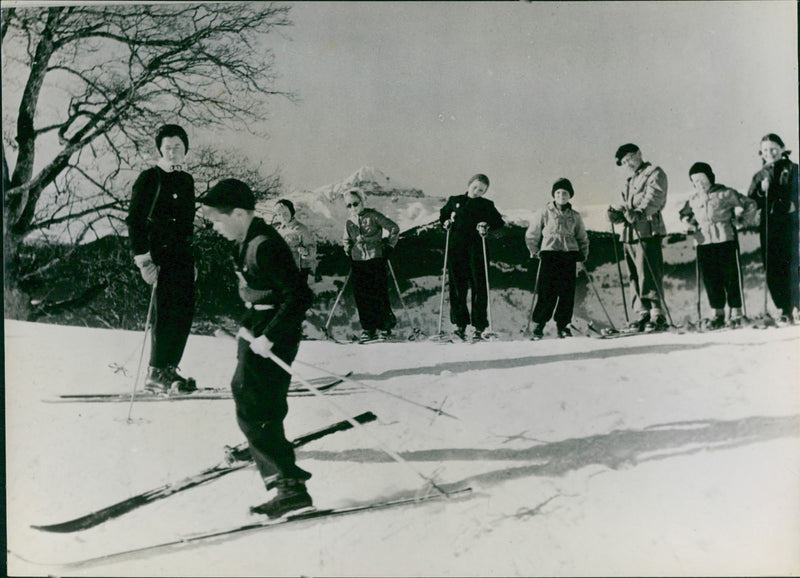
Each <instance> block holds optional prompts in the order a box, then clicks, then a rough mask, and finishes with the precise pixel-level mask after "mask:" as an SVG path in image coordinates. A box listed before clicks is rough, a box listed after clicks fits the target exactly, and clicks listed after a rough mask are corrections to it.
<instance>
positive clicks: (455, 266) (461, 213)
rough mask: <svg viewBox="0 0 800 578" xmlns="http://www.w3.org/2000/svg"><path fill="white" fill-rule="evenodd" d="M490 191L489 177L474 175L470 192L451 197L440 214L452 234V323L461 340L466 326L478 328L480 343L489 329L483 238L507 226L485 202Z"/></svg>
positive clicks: (469, 187)
mask: <svg viewBox="0 0 800 578" xmlns="http://www.w3.org/2000/svg"><path fill="white" fill-rule="evenodd" d="M488 189H489V177H487V176H486V175H483V174H477V175H474V176H473V177H472V178H471V179H470V180H469V182H468V183H467V192H466V193H464V194H463V195H457V196H453V197H450V198H449V199H448V200H447V203H446V204H445V206H444V207H442V209H441V211H439V222H441V223H442V225H443V226H444V228H445V229H448V230H449V231H450V233H449V234H450V244H449V250H448V252H447V266H448V274H449V277H450V278H449V281H450V284H449V288H450V321H451V322H452V323H453V325H455V326H456V330H455V335H456V336H457V337H459V338H460V339H465V337H466V330H467V325H470V324H471V325H472V326H473V327H474V328H475V333H474V338H475V339H480V338H481V335H482V334H483V332H484V331H485V330H486V328H487V327H488V326H489V320H488V316H487V307H488V304H489V295H488V293H487V292H486V273H485V267H486V265H485V264H484V262H483V240H482V237H485V236H486V235H487V234H488V232H489V231H490V230H498V229H500V228H502V227H503V225H504V223H503V217H502V216H501V215H500V213H499V212H498V211H497V209H496V208H495V206H494V203H493V202H492V201H490V200H488V199H484V198H483V195H484V194H486V191H487V190H488ZM467 291H470V292H471V294H472V303H471V305H472V307H471V313H470V310H468V309H467Z"/></svg>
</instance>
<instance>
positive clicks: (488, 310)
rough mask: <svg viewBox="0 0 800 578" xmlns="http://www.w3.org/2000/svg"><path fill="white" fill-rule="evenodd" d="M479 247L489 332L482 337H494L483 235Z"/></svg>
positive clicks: (487, 261)
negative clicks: (484, 277) (480, 249)
mask: <svg viewBox="0 0 800 578" xmlns="http://www.w3.org/2000/svg"><path fill="white" fill-rule="evenodd" d="M481 246H482V247H483V273H484V275H485V276H486V313H487V315H488V317H489V332H488V333H486V334H485V335H484V337H495V336H496V335H497V334H496V333H495V332H494V331H493V330H492V294H491V291H490V290H489V260H488V259H487V258H486V236H485V235H481Z"/></svg>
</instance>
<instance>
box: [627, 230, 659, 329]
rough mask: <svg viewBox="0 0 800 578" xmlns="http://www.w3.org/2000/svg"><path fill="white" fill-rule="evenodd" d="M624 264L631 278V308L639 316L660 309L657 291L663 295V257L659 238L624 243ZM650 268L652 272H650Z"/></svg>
mask: <svg viewBox="0 0 800 578" xmlns="http://www.w3.org/2000/svg"><path fill="white" fill-rule="evenodd" d="M623 247H624V248H625V262H626V263H627V264H628V272H629V273H630V276H631V294H632V295H633V297H632V298H631V308H632V309H633V310H634V311H636V312H637V314H638V315H639V316H644V314H645V313H647V312H649V311H652V310H653V309H661V299H660V298H659V296H658V294H659V291H661V292H662V294H663V278H664V257H663V255H662V253H661V237H649V238H647V239H642V240H641V242H635V243H624V244H623ZM651 268H652V271H651Z"/></svg>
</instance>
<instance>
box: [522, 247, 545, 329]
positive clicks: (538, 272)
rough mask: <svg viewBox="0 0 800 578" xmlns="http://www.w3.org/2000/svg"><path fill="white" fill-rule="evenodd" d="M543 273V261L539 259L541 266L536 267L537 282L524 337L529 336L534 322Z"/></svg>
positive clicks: (534, 283)
mask: <svg viewBox="0 0 800 578" xmlns="http://www.w3.org/2000/svg"><path fill="white" fill-rule="evenodd" d="M541 272H542V259H541V257H540V258H539V264H538V265H536V280H535V281H534V282H533V292H532V294H531V306H530V309H528V322H527V323H525V329H523V330H522V333H523V334H524V335H527V334H528V331H529V330H530V328H531V321H533V310H534V309H535V308H536V301H537V299H536V298H537V297H538V296H539V277H540V274H541Z"/></svg>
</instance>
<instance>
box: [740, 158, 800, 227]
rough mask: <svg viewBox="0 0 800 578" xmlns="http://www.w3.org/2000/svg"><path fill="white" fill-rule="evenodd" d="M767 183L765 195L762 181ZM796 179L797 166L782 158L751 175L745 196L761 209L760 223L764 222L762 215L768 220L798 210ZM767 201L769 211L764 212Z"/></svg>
mask: <svg viewBox="0 0 800 578" xmlns="http://www.w3.org/2000/svg"><path fill="white" fill-rule="evenodd" d="M764 179H766V180H767V181H768V183H769V184H768V187H767V192H766V195H765V193H764V190H763V188H762V184H761V183H762V181H763V180H764ZM797 189H798V177H797V165H796V164H795V163H793V162H792V161H790V160H789V159H788V158H786V157H783V158H781V159H778V160H777V161H775V162H774V163H770V164H767V165H764V166H763V167H761V170H760V171H758V172H757V173H756V174H755V175H753V180H752V181H751V182H750V188H749V189H748V192H747V196H748V197H750V198H751V199H755V201H756V202H757V203H758V208H759V209H761V212H762V215H761V221H762V225H763V222H764V215H765V214H768V215H769V216H770V218H773V217H779V218H780V216H783V215H789V214H792V213H795V212H796V211H797V210H798V199H797ZM766 198H768V199H769V209H768V211H766V213H765V211H764V205H765V199H766Z"/></svg>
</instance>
